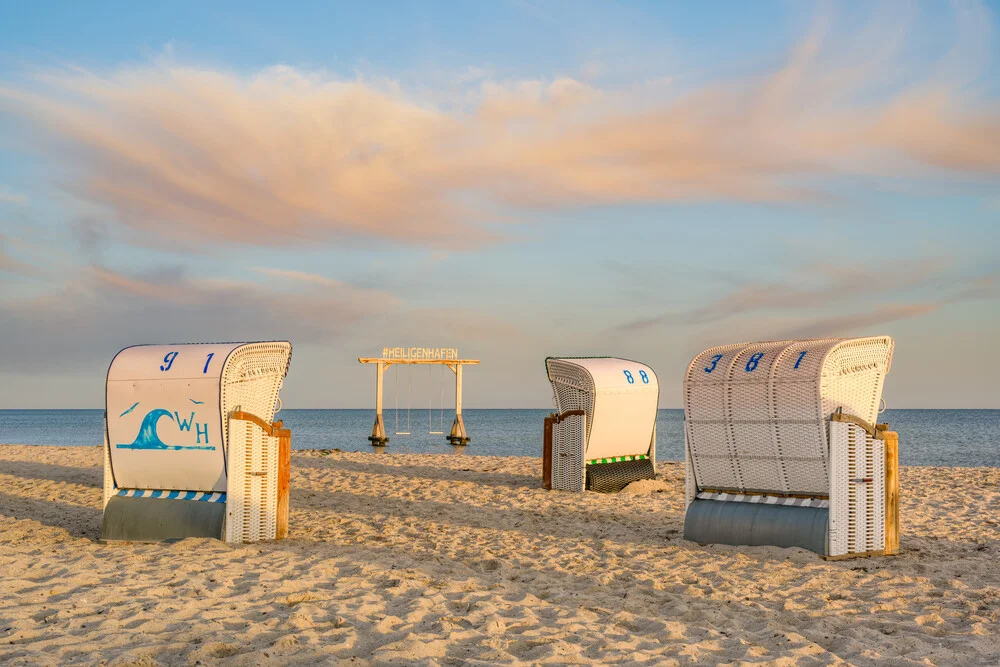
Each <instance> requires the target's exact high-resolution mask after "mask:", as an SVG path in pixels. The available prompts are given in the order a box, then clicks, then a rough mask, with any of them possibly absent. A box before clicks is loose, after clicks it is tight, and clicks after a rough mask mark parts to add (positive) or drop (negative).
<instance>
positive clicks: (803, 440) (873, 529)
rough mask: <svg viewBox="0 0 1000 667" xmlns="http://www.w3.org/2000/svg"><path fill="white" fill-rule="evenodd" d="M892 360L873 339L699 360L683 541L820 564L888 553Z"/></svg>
mask: <svg viewBox="0 0 1000 667" xmlns="http://www.w3.org/2000/svg"><path fill="white" fill-rule="evenodd" d="M892 351H893V341H892V339H891V338H889V337H877V338H855V339H820V340H797V341H777V342H765V343H749V344H739V345H727V346H723V347H715V348H712V349H709V350H706V351H704V352H702V353H701V354H699V355H698V356H696V357H695V358H694V360H693V361H692V362H691V365H690V366H689V367H688V371H687V375H686V377H685V381H684V411H685V455H686V456H685V458H686V465H687V474H686V478H687V488H686V496H687V513H686V516H685V521H684V536H685V538H686V539H689V540H692V541H694V542H698V543H702V544H705V543H719V544H732V545H774V546H782V547H787V546H798V547H803V548H806V549H810V550H812V551H815V552H816V553H819V554H821V555H823V556H827V557H844V556H851V555H879V554H883V553H886V551H887V547H886V544H887V534H886V523H887V516H888V517H889V518H894V514H893V512H894V508H892V507H890V508H889V509H890V512H889V513H888V514H887V506H886V500H885V499H886V491H887V485H886V465H885V451H886V448H885V442H884V429H878V428H876V424H875V422H876V419H877V417H878V412H879V406H880V402H881V396H882V384H883V380H884V378H885V375H886V374H887V373H888V372H889V367H890V364H891V361H892ZM893 435H894V434H893ZM892 451H895V450H894V449H893V450H892ZM889 490H890V491H891V492H892V493H891V494H890V495H893V494H894V493H895V490H894V489H889ZM893 497H894V495H893ZM896 539H898V537H897V538H896ZM890 541H892V536H890ZM893 550H894V546H893V545H890V547H889V549H888V551H890V552H892V551H893Z"/></svg>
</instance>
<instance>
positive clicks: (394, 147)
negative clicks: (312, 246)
mask: <svg viewBox="0 0 1000 667" xmlns="http://www.w3.org/2000/svg"><path fill="white" fill-rule="evenodd" d="M890 14H893V15H892V16H888V17H876V18H875V19H873V21H872V23H871V25H869V26H868V27H867V28H866V29H865V30H862V31H854V32H852V33H851V39H845V38H844V35H841V34H839V33H837V32H836V31H833V30H832V29H826V28H825V27H824V25H825V24H823V23H819V24H817V25H818V27H817V28H816V29H815V30H813V32H811V33H810V34H809V35H807V36H806V37H804V38H803V39H802V40H801V42H800V43H799V44H798V45H797V46H796V47H795V48H794V49H792V51H791V53H790V55H789V57H788V59H787V61H786V62H785V63H784V64H783V65H781V66H780V67H778V68H775V69H774V70H772V71H769V72H764V73H762V74H760V75H758V76H753V77H747V78H742V79H738V80H727V81H709V82H704V83H702V84H701V85H700V86H693V87H688V88H687V89H684V90H674V88H673V87H668V88H667V89H666V90H665V89H664V88H663V87H662V86H658V85H653V84H639V85H636V86H625V87H623V88H622V89H612V88H607V89H602V88H596V87H594V86H591V85H588V84H586V83H583V82H580V81H576V80H573V79H569V78H561V79H554V80H543V79H540V80H535V81H514V82H502V81H494V80H482V79H481V77H482V76H483V75H484V74H485V73H484V72H482V71H480V70H475V69H469V70H467V72H466V74H469V77H468V82H467V83H466V84H463V85H465V86H466V88H464V89H463V90H462V92H461V93H460V94H458V95H457V96H456V97H455V99H451V100H444V101H442V100H440V99H438V96H435V95H434V94H433V93H427V94H425V95H419V94H416V93H407V92H406V91H407V87H406V86H405V84H403V83H400V82H397V81H386V82H382V83H372V82H369V81H364V80H356V81H346V80H342V79H338V78H337V77H331V76H329V75H325V74H317V73H309V72H303V71H299V70H295V69H292V68H289V67H272V68H269V69H265V70H263V71H260V72H258V73H255V74H252V75H241V74H236V73H232V72H225V71H218V70H212V69H208V68H202V67H194V66H184V65H180V64H177V63H174V62H171V61H169V60H162V61H158V62H154V63H151V64H149V65H146V66H142V67H135V68H125V69H121V70H118V71H115V72H112V73H109V74H105V75H99V74H95V73H90V72H86V71H82V70H79V69H70V70H66V71H59V72H46V73H43V74H40V75H38V76H36V77H35V78H34V80H33V81H32V82H30V83H26V84H17V85H14V84H8V85H6V86H0V110H6V111H7V112H8V113H10V114H12V115H13V116H14V117H17V118H20V119H21V120H22V121H23V122H25V123H27V124H29V125H31V126H33V127H34V129H35V130H36V132H37V133H38V135H36V136H39V137H40V138H41V139H43V140H44V141H42V142H33V145H43V146H45V148H44V150H46V151H48V153H47V154H48V155H49V156H50V157H51V159H52V160H54V161H58V162H59V164H65V165H68V168H69V169H70V172H69V173H68V174H67V175H66V176H65V178H64V181H65V182H68V183H70V185H69V186H68V187H69V188H70V189H71V190H72V191H73V192H74V193H75V194H76V195H77V196H79V197H80V198H81V199H84V200H86V201H88V202H93V203H96V204H99V205H101V206H103V207H106V208H108V209H110V210H111V211H113V212H114V213H115V214H116V217H117V219H118V220H119V221H120V222H121V223H123V224H125V225H127V226H129V227H131V228H134V229H136V230H140V231H142V232H144V233H149V234H154V235H157V236H159V237H167V238H173V239H176V240H179V241H182V242H185V243H188V244H205V243H220V242H239V243H251V244H276V243H277V244H295V243H300V244H301V243H304V242H306V241H309V240H316V239H320V240H325V239H329V238H331V237H338V238H378V239H383V240H391V241H395V242H401V243H410V244H423V245H428V246H434V247H438V248H444V247H448V248H452V247H468V246H470V245H473V244H477V243H482V242H484V241H487V240H488V239H491V238H496V236H495V235H496V233H497V232H496V231H494V230H495V229H497V228H498V225H502V224H504V223H508V222H509V221H511V220H514V219H516V218H517V216H516V214H517V213H518V212H523V211H525V210H535V209H541V208H547V207H572V206H578V205H583V204H594V203H598V204H619V203H634V202H678V201H698V200H716V199H732V200H741V201H794V200H800V199H803V198H815V197H817V196H822V195H823V192H824V191H823V187H822V185H821V182H822V179H823V178H825V177H828V176H830V175H831V174H833V175H838V174H847V175H852V174H864V175H876V176H877V175H885V176H888V177H893V178H897V177H899V176H900V175H903V176H905V175H911V176H919V175H922V174H926V173H928V172H931V171H935V170H944V171H948V172H950V173H953V174H956V175H964V176H967V177H970V178H978V177H983V176H990V177H993V176H995V175H996V174H997V173H1000V151H996V150H994V147H995V146H996V145H1000V107H998V105H997V104H996V102H995V101H989V100H986V101H984V100H980V99H977V98H976V97H974V96H973V94H972V93H971V92H969V91H970V90H971V89H973V87H972V86H969V85H968V84H969V83H970V82H969V78H970V77H972V76H974V75H972V74H969V73H970V72H975V71H977V70H978V68H979V67H980V66H981V64H982V62H983V60H984V59H985V60H987V61H988V58H989V53H990V51H989V48H988V47H989V26H990V24H991V19H992V17H991V16H990V15H989V13H988V12H987V11H986V10H985V9H983V8H981V7H979V6H978V5H964V4H962V5H958V6H957V10H956V14H955V31H954V32H955V36H954V43H955V47H954V48H952V49H951V50H949V51H948V52H947V53H945V54H944V55H943V56H942V57H940V58H939V59H938V60H937V61H935V62H931V63H929V64H928V63H927V62H926V60H927V59H926V58H918V59H916V60H914V59H913V58H909V59H908V58H907V56H908V55H912V54H910V53H909V52H908V51H907V48H908V47H911V46H912V45H911V44H910V42H909V41H908V40H907V33H906V32H905V31H903V30H902V29H900V28H899V27H898V25H902V23H901V22H899V21H897V20H896V17H895V14H894V13H892V12H890ZM855 33H857V35H860V36H855ZM841 44H844V46H841ZM665 95H669V96H670V97H665Z"/></svg>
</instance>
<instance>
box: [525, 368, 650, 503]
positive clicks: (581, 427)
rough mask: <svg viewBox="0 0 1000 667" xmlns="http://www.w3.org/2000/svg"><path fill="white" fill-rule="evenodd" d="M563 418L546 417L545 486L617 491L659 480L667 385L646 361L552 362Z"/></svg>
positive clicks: (551, 376) (551, 378) (551, 374)
mask: <svg viewBox="0 0 1000 667" xmlns="http://www.w3.org/2000/svg"><path fill="white" fill-rule="evenodd" d="M545 369H546V372H547V373H548V377H549V381H550V382H551V383H552V391H553V393H554V394H555V404H556V409H557V410H558V412H557V413H555V414H552V415H550V416H549V417H546V419H545V431H544V449H543V465H542V476H543V481H544V485H545V488H547V489H558V490H562V491H583V490H584V489H586V490H589V491H599V492H604V493H615V492H617V491H620V490H621V489H623V488H624V487H625V486H627V485H628V484H629V483H631V482H634V481H637V480H640V479H653V478H654V477H655V475H656V471H655V466H656V408H657V401H658V400H659V393H660V388H659V384H658V383H657V381H656V373H654V372H653V369H652V368H650V367H649V366H646V365H645V364H640V363H638V362H636V361H629V360H628V359H615V358H610V357H586V358H572V357H548V358H547V359H546V360H545Z"/></svg>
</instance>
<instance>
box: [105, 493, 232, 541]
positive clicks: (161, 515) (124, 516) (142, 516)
mask: <svg viewBox="0 0 1000 667" xmlns="http://www.w3.org/2000/svg"><path fill="white" fill-rule="evenodd" d="M225 520H226V503H209V502H203V501H198V500H177V499H172V500H167V499H163V498H131V497H126V496H115V497H113V498H111V500H109V501H108V504H107V506H105V508H104V524H103V525H102V526H101V539H102V540H106V541H110V542H164V541H167V540H181V539H184V538H185V537H214V538H215V539H217V540H221V539H223V537H224V535H223V533H222V531H223V526H224V523H225Z"/></svg>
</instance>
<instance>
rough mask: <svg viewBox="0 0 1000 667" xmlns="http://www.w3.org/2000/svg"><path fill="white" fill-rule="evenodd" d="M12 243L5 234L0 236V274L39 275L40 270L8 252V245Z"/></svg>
mask: <svg viewBox="0 0 1000 667" xmlns="http://www.w3.org/2000/svg"><path fill="white" fill-rule="evenodd" d="M10 241H11V239H9V238H8V237H7V236H5V235H4V234H0V274H3V273H12V274H17V275H31V274H36V273H38V269H37V268H35V267H34V266H31V265H30V264H28V263H27V262H24V261H22V260H20V259H18V258H16V257H14V256H13V255H11V254H10V253H9V252H8V251H7V245H8V243H9V242H10Z"/></svg>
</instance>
